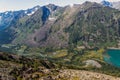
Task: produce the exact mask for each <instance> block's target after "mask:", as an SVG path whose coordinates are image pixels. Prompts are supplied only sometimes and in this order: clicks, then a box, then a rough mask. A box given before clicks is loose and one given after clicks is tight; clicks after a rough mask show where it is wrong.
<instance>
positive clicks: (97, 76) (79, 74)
mask: <svg viewBox="0 0 120 80" xmlns="http://www.w3.org/2000/svg"><path fill="white" fill-rule="evenodd" d="M39 80H120V78H117V77H113V76H109V75H105V74H101V73H95V72H90V71H82V70H70V69H66V70H60V72H59V74H58V75H57V76H47V77H44V78H41V79H39Z"/></svg>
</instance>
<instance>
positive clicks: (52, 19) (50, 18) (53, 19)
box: [48, 17, 56, 21]
mask: <svg viewBox="0 0 120 80" xmlns="http://www.w3.org/2000/svg"><path fill="white" fill-rule="evenodd" d="M48 20H50V21H55V20H56V18H54V17H49V19H48Z"/></svg>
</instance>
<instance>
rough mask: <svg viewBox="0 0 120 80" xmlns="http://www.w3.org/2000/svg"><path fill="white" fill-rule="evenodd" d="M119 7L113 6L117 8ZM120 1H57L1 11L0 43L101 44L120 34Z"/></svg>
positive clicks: (53, 45) (46, 44) (41, 45)
mask: <svg viewBox="0 0 120 80" xmlns="http://www.w3.org/2000/svg"><path fill="white" fill-rule="evenodd" d="M113 7H114V8H116V9H114V8H113ZM117 9H119V3H110V2H108V1H103V2H102V5H101V4H98V3H94V2H85V3H83V4H74V5H73V6H69V5H68V6H65V7H59V6H56V5H54V4H49V5H46V6H42V7H40V6H35V7H33V8H31V9H27V10H20V11H7V12H3V13H0V44H26V45H28V46H39V47H57V48H61V47H67V46H68V45H71V44H75V45H84V46H86V47H90V46H94V47H95V46H100V45H102V44H101V43H106V42H111V41H112V42H114V43H117V41H118V40H119V37H120V12H119V10H117Z"/></svg>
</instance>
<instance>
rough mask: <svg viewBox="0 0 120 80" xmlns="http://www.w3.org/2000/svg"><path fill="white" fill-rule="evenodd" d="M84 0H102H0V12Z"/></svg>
mask: <svg viewBox="0 0 120 80" xmlns="http://www.w3.org/2000/svg"><path fill="white" fill-rule="evenodd" d="M85 1H92V2H95V1H97V2H101V1H102V0H0V12H3V11H9V10H20V9H27V8H31V7H33V6H36V5H40V6H42V5H46V4H49V3H53V4H56V5H60V6H65V5H68V4H81V3H83V2H85ZM108 1H112V2H114V1H120V0H108Z"/></svg>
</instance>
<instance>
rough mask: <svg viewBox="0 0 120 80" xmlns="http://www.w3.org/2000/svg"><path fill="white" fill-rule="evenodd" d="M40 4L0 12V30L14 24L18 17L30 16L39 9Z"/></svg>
mask: <svg viewBox="0 0 120 80" xmlns="http://www.w3.org/2000/svg"><path fill="white" fill-rule="evenodd" d="M39 7H40V6H35V7H33V8H31V9H27V10H20V11H6V12H3V13H0V30H3V29H5V28H7V27H9V26H10V25H11V24H14V23H15V21H17V20H18V19H20V18H22V17H24V16H30V15H32V14H34V13H35V11H37V9H39Z"/></svg>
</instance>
